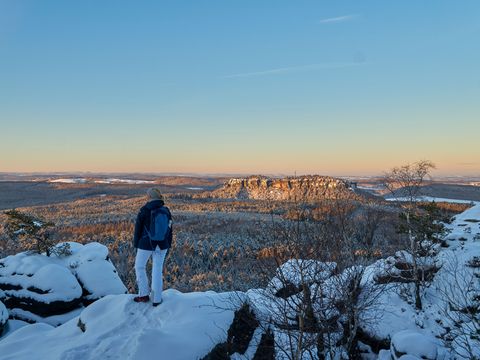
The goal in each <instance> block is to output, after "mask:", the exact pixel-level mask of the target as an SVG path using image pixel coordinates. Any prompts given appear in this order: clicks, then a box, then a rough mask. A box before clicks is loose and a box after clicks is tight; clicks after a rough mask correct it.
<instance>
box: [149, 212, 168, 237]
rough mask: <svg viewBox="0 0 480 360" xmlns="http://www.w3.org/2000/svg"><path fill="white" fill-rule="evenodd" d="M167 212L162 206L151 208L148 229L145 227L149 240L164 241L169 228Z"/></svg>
mask: <svg viewBox="0 0 480 360" xmlns="http://www.w3.org/2000/svg"><path fill="white" fill-rule="evenodd" d="M169 225H170V217H169V213H168V211H167V210H166V209H164V208H163V207H160V208H157V209H153V210H152V211H151V213H150V229H147V232H148V236H149V237H150V240H151V241H165V240H167V235H168V232H169V230H170V226H169Z"/></svg>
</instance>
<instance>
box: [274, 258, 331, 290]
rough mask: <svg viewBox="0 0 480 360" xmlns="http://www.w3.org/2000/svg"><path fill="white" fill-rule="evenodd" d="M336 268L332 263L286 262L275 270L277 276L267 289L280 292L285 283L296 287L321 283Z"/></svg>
mask: <svg viewBox="0 0 480 360" xmlns="http://www.w3.org/2000/svg"><path fill="white" fill-rule="evenodd" d="M336 266H337V265H336V264H335V263H333V262H321V261H315V260H300V259H292V260H288V261H287V262H285V263H284V264H283V265H282V266H280V267H279V268H278V269H277V275H276V276H275V277H274V278H273V279H272V280H271V281H270V284H269V285H268V287H269V288H270V289H275V290H280V289H281V288H282V287H283V286H284V285H285V283H287V282H290V283H292V284H293V285H296V286H300V285H301V284H302V283H304V284H310V283H313V282H321V281H323V280H325V279H327V278H328V277H330V276H331V275H332V273H333V272H334V271H335V269H336Z"/></svg>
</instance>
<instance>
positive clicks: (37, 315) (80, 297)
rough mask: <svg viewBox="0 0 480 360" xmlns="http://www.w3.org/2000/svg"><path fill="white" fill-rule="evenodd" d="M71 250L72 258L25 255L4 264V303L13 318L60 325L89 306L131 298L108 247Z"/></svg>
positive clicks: (0, 265) (0, 271) (0, 269)
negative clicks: (123, 296) (111, 298)
mask: <svg viewBox="0 0 480 360" xmlns="http://www.w3.org/2000/svg"><path fill="white" fill-rule="evenodd" d="M69 245H70V249H71V254H70V255H68V256H62V257H58V256H45V255H43V254H32V253H28V252H23V253H19V254H17V255H14V256H8V257H6V258H4V259H1V260H0V293H1V299H0V300H2V301H3V303H4V304H5V306H6V307H7V308H8V309H9V312H10V317H13V318H17V319H21V320H24V321H27V322H31V323H33V322H46V323H49V324H51V325H59V324H62V323H64V322H65V321H67V320H69V319H71V318H72V317H74V316H76V315H78V312H79V311H80V310H81V309H82V308H83V307H84V305H88V304H90V303H92V302H93V301H95V300H98V299H100V298H102V297H103V296H105V295H108V294H123V293H126V290H127V289H126V288H125V286H124V285H123V283H122V281H121V280H120V278H119V276H118V274H117V271H116V269H115V267H114V266H113V264H112V263H111V262H110V260H109V258H108V249H107V248H106V247H105V246H103V245H101V244H99V243H89V244H87V245H82V244H78V243H69ZM0 312H1V309H0ZM0 320H1V319H0ZM0 325H1V321H0Z"/></svg>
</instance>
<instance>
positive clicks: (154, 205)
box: [145, 200, 165, 210]
mask: <svg viewBox="0 0 480 360" xmlns="http://www.w3.org/2000/svg"><path fill="white" fill-rule="evenodd" d="M163 205H165V202H164V201H163V200H152V201H149V202H147V203H146V204H145V207H146V208H147V209H149V210H151V209H156V208H159V207H162V206H163Z"/></svg>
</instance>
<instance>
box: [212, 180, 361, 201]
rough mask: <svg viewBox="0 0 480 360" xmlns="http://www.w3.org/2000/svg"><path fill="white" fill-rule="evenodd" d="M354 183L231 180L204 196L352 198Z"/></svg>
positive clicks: (232, 197)
mask: <svg viewBox="0 0 480 360" xmlns="http://www.w3.org/2000/svg"><path fill="white" fill-rule="evenodd" d="M353 191H354V186H353V184H351V183H349V182H348V181H345V180H342V179H336V178H332V177H328V176H318V175H316V176H302V177H295V178H281V179H276V178H268V177H264V176H250V177H248V178H243V179H237V178H234V179H230V180H228V181H226V182H225V183H224V185H223V186H222V187H221V188H219V189H216V190H214V191H212V192H209V193H205V194H203V196H208V197H214V198H230V199H255V200H299V201H300V200H301V201H305V200H315V199H325V198H342V197H345V196H347V194H348V195H351V194H352V192H353Z"/></svg>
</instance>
